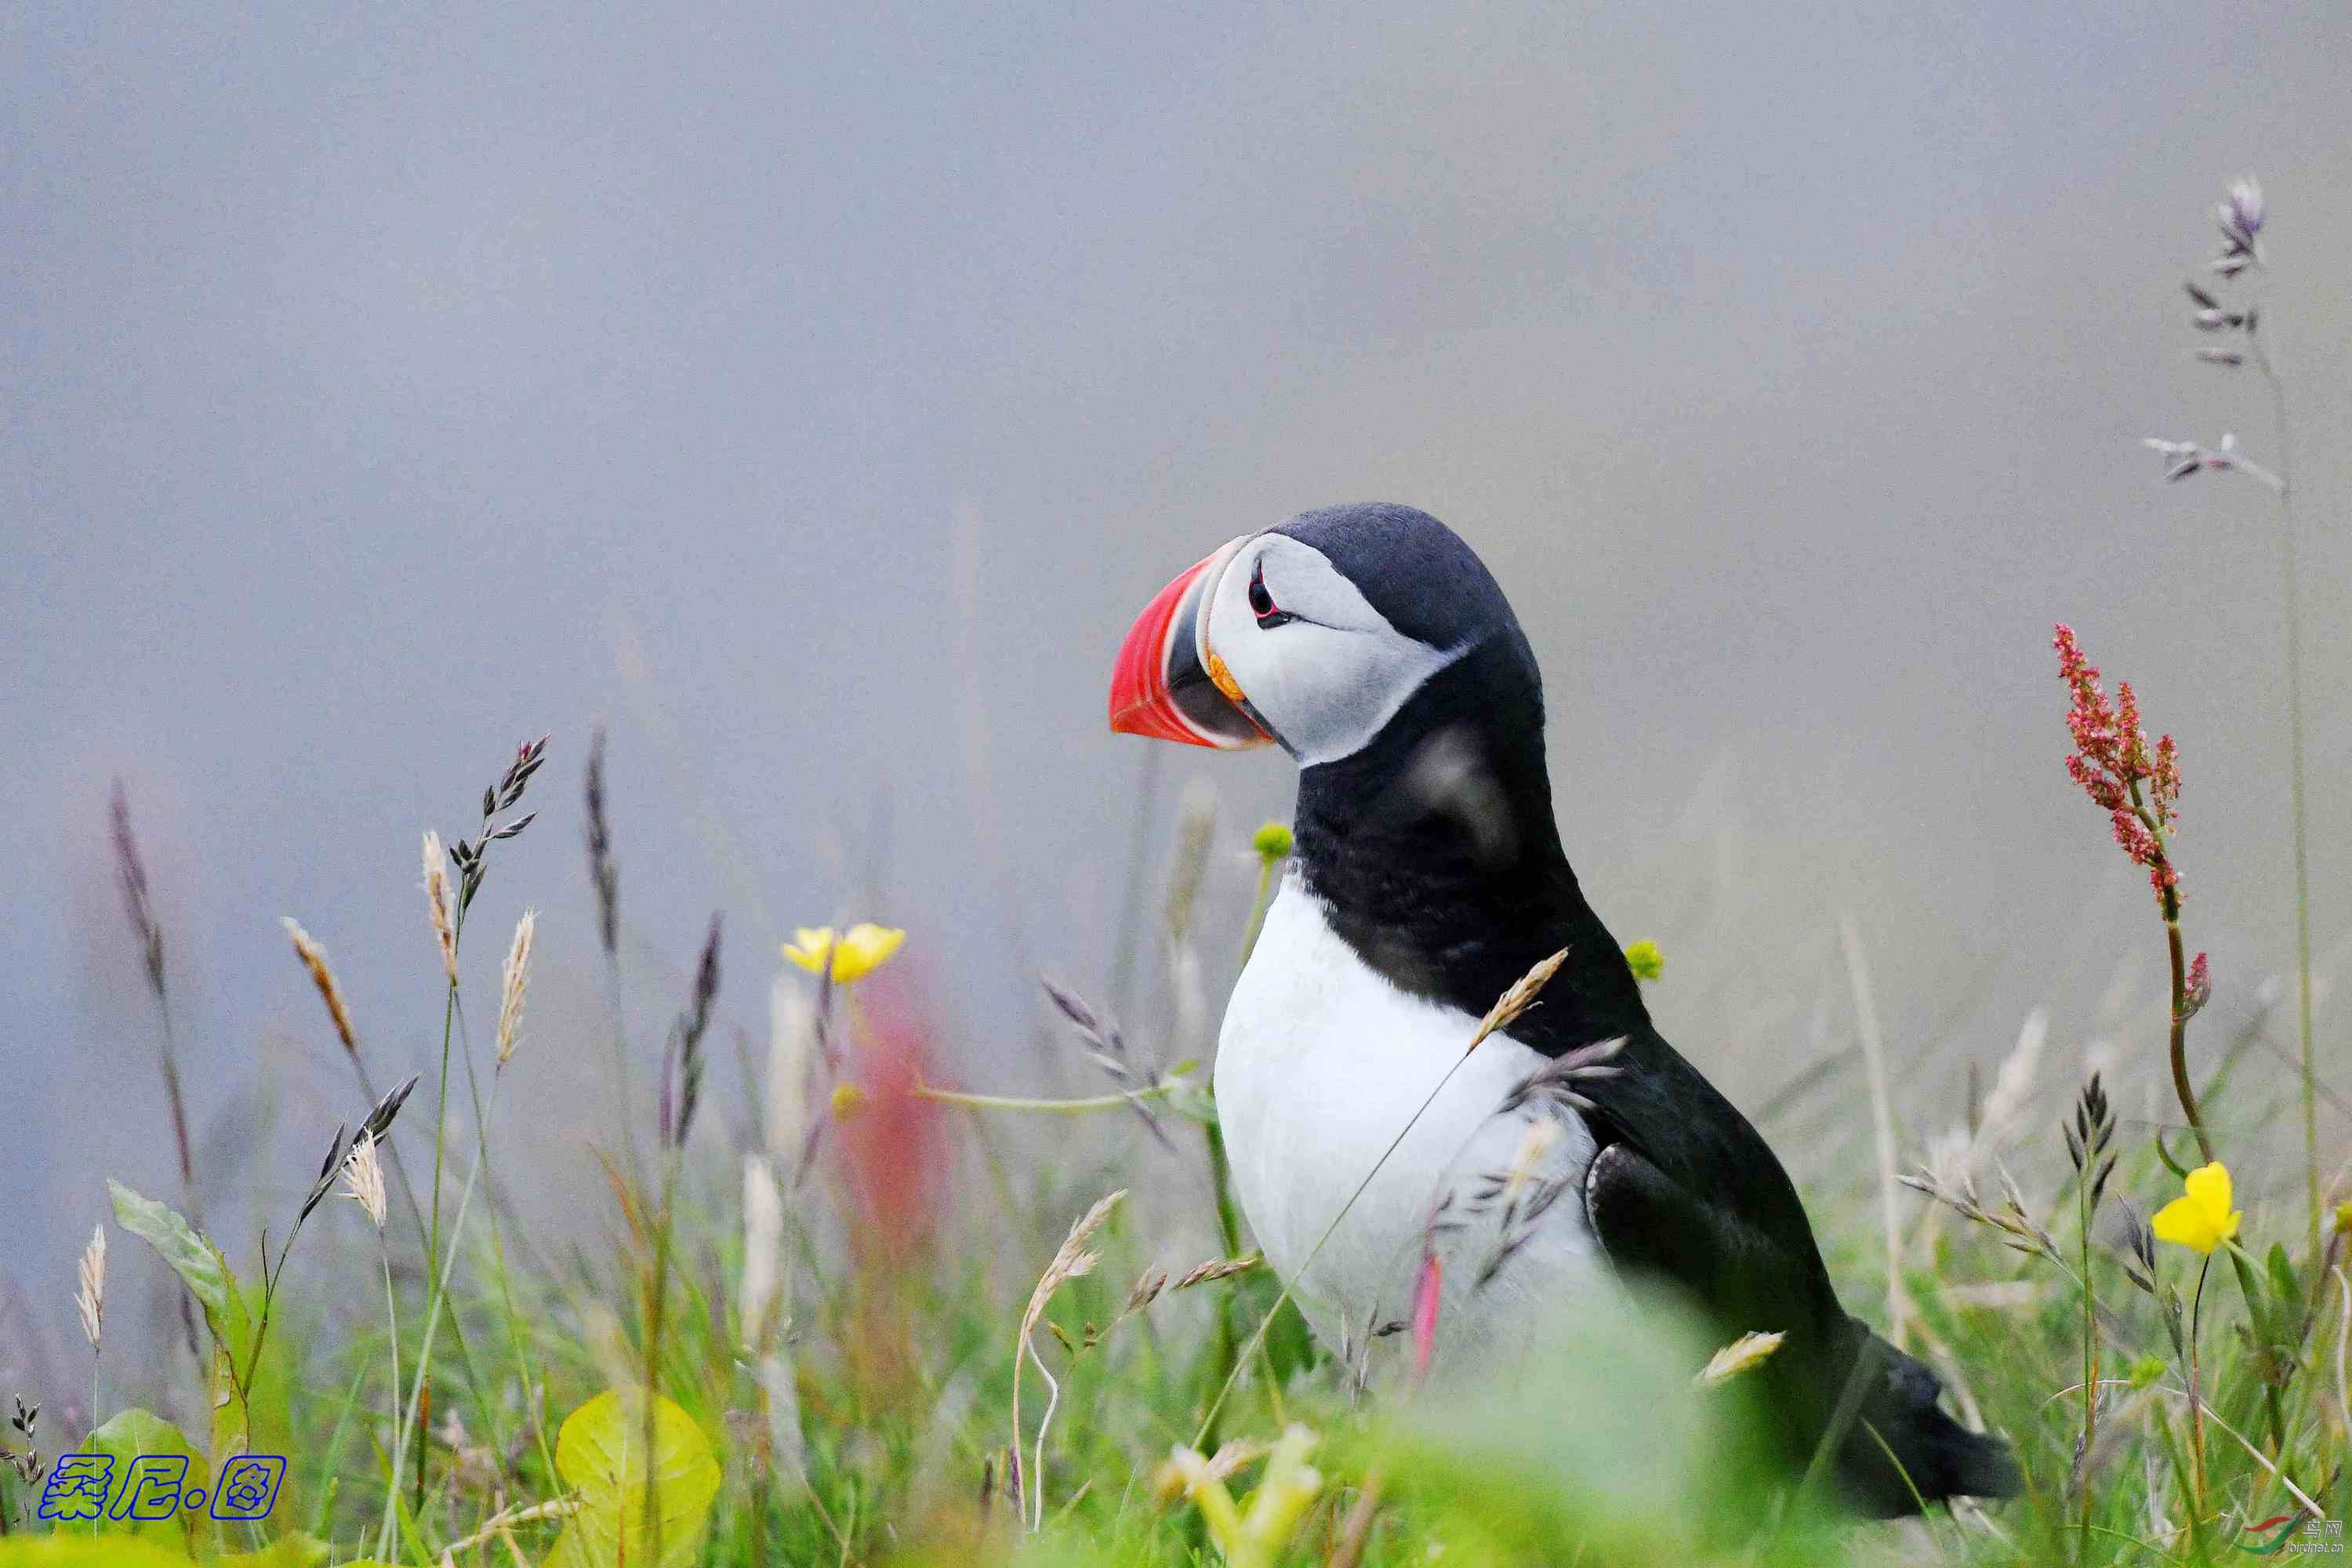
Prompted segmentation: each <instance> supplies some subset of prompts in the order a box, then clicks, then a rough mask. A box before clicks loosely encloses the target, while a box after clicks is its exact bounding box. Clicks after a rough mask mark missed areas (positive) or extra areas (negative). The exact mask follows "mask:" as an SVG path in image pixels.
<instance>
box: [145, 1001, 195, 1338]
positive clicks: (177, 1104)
mask: <svg viewBox="0 0 2352 1568" xmlns="http://www.w3.org/2000/svg"><path fill="white" fill-rule="evenodd" d="M154 994H155V1012H156V1014H157V1016H160V1017H161V1018H162V1019H163V1095H164V1098H165V1100H168V1101H169V1102H170V1104H171V1109H172V1138H173V1142H175V1143H176V1144H178V1146H179V1151H180V1201H181V1202H182V1203H183V1204H184V1205H186V1206H187V1210H188V1223H189V1224H190V1225H191V1226H194V1227H195V1228H196V1229H198V1230H202V1229H203V1228H204V1225H205V1217H204V1214H203V1212H202V1211H201V1210H200V1209H199V1208H198V1207H197V1206H196V1163H195V1159H194V1154H193V1152H192V1151H191V1149H190V1146H189V1142H188V1107H187V1101H186V1100H185V1099H184V1097H183V1096H182V1095H181V1093H180V1053H179V1043H178V1039H177V1037H175V1035H174V1034H173V1029H172V1004H171V1001H170V999H169V998H168V997H166V996H165V995H164V994H163V988H162V987H161V986H158V987H156V988H155V991H154ZM180 1330H181V1332H182V1333H183V1334H184V1336H185V1337H186V1340H187V1342H188V1353H189V1354H190V1355H192V1356H194V1357H195V1358H196V1363H197V1365H198V1366H199V1367H202V1365H203V1364H204V1353H203V1352H201V1351H200V1350H198V1349H197V1346H196V1310H195V1299H194V1296H193V1295H192V1294H191V1293H190V1292H189V1290H188V1289H187V1287H186V1286H184V1285H183V1286H182V1287H181V1288H180Z"/></svg>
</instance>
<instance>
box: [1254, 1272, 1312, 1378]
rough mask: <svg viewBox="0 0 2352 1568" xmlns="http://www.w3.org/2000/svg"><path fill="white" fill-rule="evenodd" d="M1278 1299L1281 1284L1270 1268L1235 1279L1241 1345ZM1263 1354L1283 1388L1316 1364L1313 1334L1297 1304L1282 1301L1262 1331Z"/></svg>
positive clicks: (1255, 1329) (1279, 1297) (1280, 1293)
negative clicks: (1272, 1318) (1267, 1325)
mask: <svg viewBox="0 0 2352 1568" xmlns="http://www.w3.org/2000/svg"><path fill="white" fill-rule="evenodd" d="M1281 1298H1282V1281H1281V1280H1280V1279H1277V1278H1276V1275H1275V1272H1274V1270H1273V1269H1271V1268H1253V1269H1252V1270H1250V1271H1249V1272H1248V1273H1247V1274H1244V1275H1241V1276H1239V1277H1238V1278H1236V1279H1234V1306H1235V1307H1236V1308H1237V1309H1238V1314H1239V1321H1240V1326H1241V1332H1242V1336H1243V1338H1244V1342H1246V1340H1247V1338H1248V1336H1249V1335H1251V1334H1253V1333H1255V1332H1256V1331H1257V1325H1258V1324H1259V1323H1260V1322H1261V1321H1264V1320H1265V1315H1266V1313H1267V1312H1269V1311H1273V1310H1274V1304H1275V1302H1276V1300H1281ZM1265 1354H1266V1359H1267V1360H1268V1361H1269V1362H1271V1363H1273V1367H1274V1375H1275V1377H1276V1379H1277V1380H1279V1381H1280V1382H1281V1383H1283V1384H1288V1383H1289V1382H1290V1380H1291V1379H1292V1378H1294V1377H1296V1376H1297V1375H1298V1373H1301V1372H1304V1371H1306V1370H1307V1368H1309V1367H1311V1366H1313V1365H1314V1364H1315V1363H1316V1360H1317V1355H1316V1345H1315V1333H1314V1331H1313V1330H1311V1329H1309V1328H1308V1327H1307V1320H1306V1319H1305V1318H1304V1317H1302V1316H1301V1315H1300V1314H1299V1310H1298V1303H1297V1302H1296V1301H1290V1300H1284V1301H1283V1302H1282V1309H1281V1310H1280V1311H1279V1312H1277V1313H1276V1316H1275V1320H1274V1322H1273V1323H1272V1324H1271V1325H1270V1326H1269V1327H1268V1328H1267V1329H1266V1331H1265Z"/></svg>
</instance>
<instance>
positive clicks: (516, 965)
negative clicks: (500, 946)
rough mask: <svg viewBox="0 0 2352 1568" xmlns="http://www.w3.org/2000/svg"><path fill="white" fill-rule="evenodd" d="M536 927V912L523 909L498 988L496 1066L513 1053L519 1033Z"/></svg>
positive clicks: (502, 1065)
mask: <svg viewBox="0 0 2352 1568" xmlns="http://www.w3.org/2000/svg"><path fill="white" fill-rule="evenodd" d="M538 930H539V911H538V910H523V912H522V919H520V920H519V921H516V922H515V933H514V945H512V946H511V947H509V948H508V949H507V963H506V969H505V972H504V973H503V975H502V976H501V978H500V983H499V1066H500V1067H504V1066H506V1065H507V1058H509V1057H511V1056H513V1055H514V1052H515V1040H516V1038H517V1037H518V1036H520V1034H521V1033H522V997H523V993H524V992H525V991H526V990H528V989H530V942H531V938H532V936H533V935H534V934H536V933H537V931H538Z"/></svg>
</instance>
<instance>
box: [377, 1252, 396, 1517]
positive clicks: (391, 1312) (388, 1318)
mask: <svg viewBox="0 0 2352 1568" xmlns="http://www.w3.org/2000/svg"><path fill="white" fill-rule="evenodd" d="M376 1254H377V1256H378V1257H379V1258H382V1259H383V1321H384V1326H385V1330H386V1331H387V1332H388V1333H389V1334H390V1335H391V1337H392V1418H393V1419H394V1421H398V1420H399V1419H400V1305H399V1302H398V1301H397V1300H395V1299H394V1296H393V1293H392V1247H391V1246H390V1244H389V1243H387V1242H386V1241H385V1240H384V1238H383V1232H382V1231H378V1232H377V1233H376ZM392 1489H393V1491H394V1493H397V1492H398V1491H399V1490H400V1476H399V1473H398V1472H397V1471H394V1474H393V1478H392Z"/></svg>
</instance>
